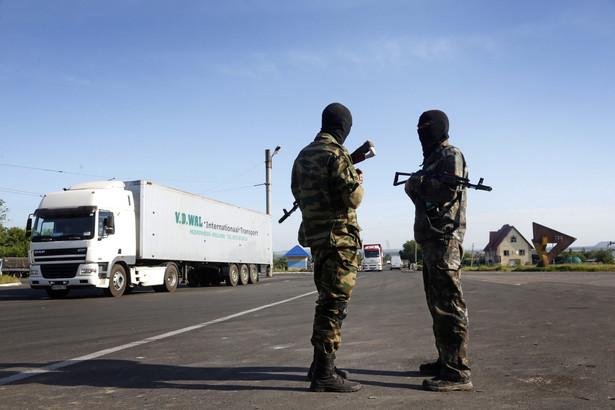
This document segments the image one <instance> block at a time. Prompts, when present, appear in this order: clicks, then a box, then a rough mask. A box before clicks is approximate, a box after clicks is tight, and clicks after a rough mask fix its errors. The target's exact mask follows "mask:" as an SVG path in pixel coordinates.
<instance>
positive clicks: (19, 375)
mask: <svg viewBox="0 0 615 410" xmlns="http://www.w3.org/2000/svg"><path fill="white" fill-rule="evenodd" d="M314 293H316V291H315V290H314V291H312V292H308V293H304V294H302V295H298V296H294V297H292V298H289V299H284V300H280V301H278V302H274V303H270V304H268V305H263V306H259V307H256V308H254V309H249V310H244V311H243V312H238V313H234V314H232V315H229V316H224V317H221V318H219V319H214V320H210V321H209V322H203V323H199V324H198V325H194V326H188V327H184V328H183V329H178V330H174V331H172V332H168V333H163V334H161V335H158V336H152V337H148V338H147V339H143V340H138V341H136V342H131V343H126V344H123V345H121V346H116V347H111V348H109V349H104V350H99V351H98V352H94V353H90V354H87V355H85V356H79V357H75V358H74V359H69V360H65V361H63V362H58V363H53V364H50V365H49V366H44V367H39V368H37V369H30V370H26V371H24V372H21V373H16V374H14V375H12V376H8V377H5V378H3V379H0V386H3V385H5V384H9V383H13V382H16V381H18V380H23V379H27V378H28V377H32V376H36V375H39V374H43V373H48V372H51V371H54V370H58V369H61V368H63V367H67V366H71V365H73V364H77V363H81V362H85V361H87V360H92V359H96V358H98V357H101V356H106V355H108V354H111V353H115V352H119V351H122V350H126V349H130V348H132V347H136V346H140V345H144V344H147V343H151V342H157V341H159V340H162V339H166V338H168V337H172V336H177V335H179V334H182V333H186V332H191V331H193V330H197V329H201V328H204V327H206V326H210V325H215V324H216V323H221V322H226V321H227V320H230V319H234V318H236V317H239V316H244V315H247V314H250V313H254V312H258V311H259V310H263V309H267V308H270V307H273V306H277V305H281V304H283V303H288V302H291V301H293V300H296V299H300V298H303V297H306V296H309V295H313V294H314Z"/></svg>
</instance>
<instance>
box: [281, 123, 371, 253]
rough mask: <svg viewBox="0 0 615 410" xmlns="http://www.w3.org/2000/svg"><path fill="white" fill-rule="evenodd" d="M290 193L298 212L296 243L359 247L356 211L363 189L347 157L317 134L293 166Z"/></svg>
mask: <svg viewBox="0 0 615 410" xmlns="http://www.w3.org/2000/svg"><path fill="white" fill-rule="evenodd" d="M291 190H292V192H293V196H294V197H295V200H296V201H297V202H298V203H299V209H301V215H302V222H301V226H300V227H299V235H298V238H299V243H300V244H301V245H302V246H310V247H356V248H360V247H361V239H360V236H359V231H360V230H361V228H360V227H359V224H358V222H357V214H356V212H355V209H356V208H357V207H358V206H359V204H360V203H361V200H362V199H363V187H361V185H360V183H359V176H358V174H357V171H356V170H355V168H354V166H353V165H352V160H351V159H350V154H349V153H348V151H346V148H344V146H343V145H340V144H339V143H338V142H337V141H336V140H335V139H334V138H333V137H332V136H331V135H329V134H326V133H319V134H318V135H317V136H316V138H315V139H314V141H313V142H312V143H311V144H310V145H308V146H307V147H305V148H304V149H303V150H301V152H300V153H299V155H298V156H297V159H295V163H294V165H293V170H292V176H291Z"/></svg>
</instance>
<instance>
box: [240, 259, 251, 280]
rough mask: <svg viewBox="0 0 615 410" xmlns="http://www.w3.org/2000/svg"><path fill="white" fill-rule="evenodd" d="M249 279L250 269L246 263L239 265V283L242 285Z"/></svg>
mask: <svg viewBox="0 0 615 410" xmlns="http://www.w3.org/2000/svg"><path fill="white" fill-rule="evenodd" d="M249 280H250V269H249V268H248V265H246V264H241V266H240V267H239V283H241V284H242V285H247V284H248V281H249Z"/></svg>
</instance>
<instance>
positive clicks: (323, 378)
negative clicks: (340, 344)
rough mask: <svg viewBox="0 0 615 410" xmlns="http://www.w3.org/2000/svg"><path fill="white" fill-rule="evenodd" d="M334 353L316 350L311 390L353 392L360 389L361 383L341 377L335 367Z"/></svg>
mask: <svg viewBox="0 0 615 410" xmlns="http://www.w3.org/2000/svg"><path fill="white" fill-rule="evenodd" d="M333 360H334V355H333V354H326V353H323V352H321V351H316V357H315V361H314V371H313V373H312V383H311V384H310V390H311V391H315V392H335V393H351V392H355V391H359V390H360V389H361V385H360V384H359V383H357V382H351V381H350V380H346V379H344V378H343V377H340V376H339V375H338V374H337V373H336V372H335V371H334V370H333V369H334V368H335V365H334V363H333Z"/></svg>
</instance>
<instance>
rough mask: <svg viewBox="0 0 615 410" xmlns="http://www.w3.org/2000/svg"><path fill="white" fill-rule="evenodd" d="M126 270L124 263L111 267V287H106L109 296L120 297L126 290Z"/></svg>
mask: <svg viewBox="0 0 615 410" xmlns="http://www.w3.org/2000/svg"><path fill="white" fill-rule="evenodd" d="M126 284H127V283H126V271H125V270H124V267H123V266H122V265H114V266H113V269H111V278H110V279H109V287H108V288H107V289H105V294H106V295H107V296H113V297H116V298H117V297H120V296H122V295H123V294H124V290H126Z"/></svg>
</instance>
